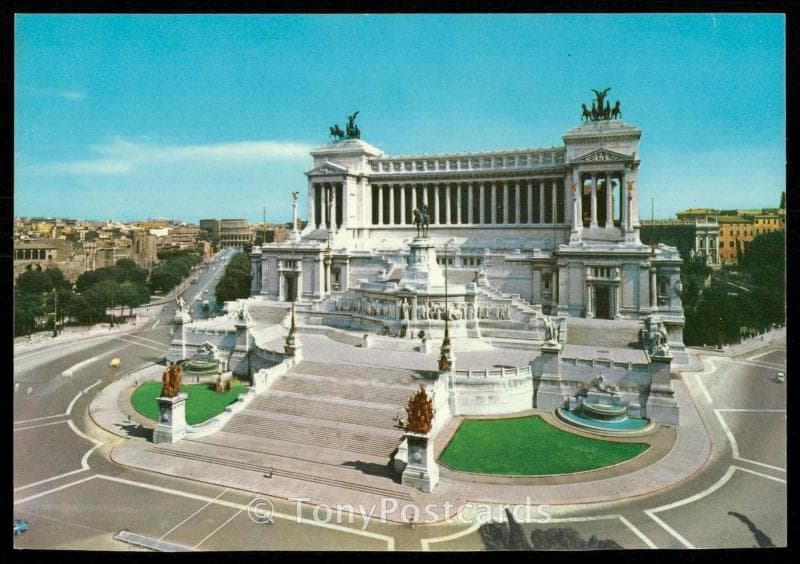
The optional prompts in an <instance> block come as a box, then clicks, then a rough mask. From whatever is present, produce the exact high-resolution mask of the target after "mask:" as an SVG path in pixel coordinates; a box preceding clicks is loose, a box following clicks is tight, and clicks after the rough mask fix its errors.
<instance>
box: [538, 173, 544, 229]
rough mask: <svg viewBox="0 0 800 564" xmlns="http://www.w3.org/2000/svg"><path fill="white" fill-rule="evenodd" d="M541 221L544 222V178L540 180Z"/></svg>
mask: <svg viewBox="0 0 800 564" xmlns="http://www.w3.org/2000/svg"><path fill="white" fill-rule="evenodd" d="M539 223H540V224H543V223H544V180H540V181H539Z"/></svg>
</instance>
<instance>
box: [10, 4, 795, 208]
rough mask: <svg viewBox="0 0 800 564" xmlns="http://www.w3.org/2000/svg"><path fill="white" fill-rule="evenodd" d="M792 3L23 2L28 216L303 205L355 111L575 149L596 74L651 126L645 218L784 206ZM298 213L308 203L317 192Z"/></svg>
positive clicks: (396, 148) (376, 130) (420, 142)
mask: <svg viewBox="0 0 800 564" xmlns="http://www.w3.org/2000/svg"><path fill="white" fill-rule="evenodd" d="M784 30H785V24H784V18H783V16H782V15H758V14H747V15H732V14H724V15H723V14H716V15H714V14H697V15H680V14H672V15H658V14H653V15H614V16H612V15H587V16H584V15H456V16H450V15H419V16H417V15H380V16H377V15H337V16H279V15H275V16H251V15H239V16H218V15H207V16H179V15H178V16H173V15H169V16H166V15H18V16H17V17H16V23H15V88H14V95H15V102H14V104H15V134H14V139H15V146H14V151H15V186H14V196H15V204H14V205H15V210H14V213H15V215H16V216H30V215H37V216H39V215H44V216H61V217H77V218H87V219H110V218H114V219H122V220H132V219H144V218H148V217H171V218H177V219H184V220H187V221H197V220H198V219H199V218H201V217H243V218H247V219H249V220H251V221H260V220H261V217H262V206H266V208H267V220H268V221H288V220H290V218H291V197H290V193H291V192H292V191H295V190H300V191H301V193H302V194H303V195H305V193H306V178H305V176H304V175H303V172H304V171H306V170H308V169H310V168H311V163H312V160H311V157H310V156H309V155H308V151H309V150H310V149H312V148H314V147H317V146H320V145H322V144H324V143H327V142H328V141H329V138H328V127H329V126H330V125H332V124H334V123H339V124H341V125H342V126H344V122H345V116H346V115H347V114H350V113H352V112H353V111H355V110H359V111H360V112H361V113H360V114H359V118H358V123H359V127H360V129H361V132H362V138H363V139H364V140H365V141H367V142H369V143H371V144H372V145H375V146H376V147H379V148H380V149H381V150H383V151H384V152H385V153H387V154H420V153H436V152H459V151H488V150H502V149H516V148H527V147H549V146H553V145H560V144H562V140H561V136H562V135H563V133H564V132H566V131H567V130H568V129H570V128H571V127H573V126H575V125H578V124H579V123H580V105H581V103H584V102H586V103H588V102H589V101H590V100H591V98H592V93H591V92H590V88H605V87H608V86H611V87H612V90H611V92H610V93H609V96H610V98H611V99H612V100H614V101H615V100H617V99H619V100H621V102H622V111H623V119H624V121H625V122H627V123H632V124H635V125H637V126H639V127H641V128H642V130H643V131H644V134H643V137H642V141H641V145H640V158H641V160H642V164H641V168H640V174H639V180H640V189H641V198H640V201H641V205H642V210H641V214H642V217H643V218H645V217H650V197H651V196H653V197H655V205H656V215H657V216H658V217H670V216H673V215H674V213H675V212H676V211H678V210H680V209H683V208H687V207H719V208H759V207H776V206H777V205H778V202H779V198H780V193H781V191H782V190H783V189H784V186H785V161H786V154H785V137H786V129H785V127H786V126H785V112H786V110H785V106H786V98H785V43H784ZM301 210H305V207H304V206H302V207H301Z"/></svg>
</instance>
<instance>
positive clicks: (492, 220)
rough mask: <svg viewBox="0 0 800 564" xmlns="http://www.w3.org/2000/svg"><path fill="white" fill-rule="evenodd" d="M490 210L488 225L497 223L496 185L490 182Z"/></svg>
mask: <svg viewBox="0 0 800 564" xmlns="http://www.w3.org/2000/svg"><path fill="white" fill-rule="evenodd" d="M491 205H492V209H491V210H490V211H491V213H490V214H489V220H490V221H489V223H497V183H496V182H492V200H491Z"/></svg>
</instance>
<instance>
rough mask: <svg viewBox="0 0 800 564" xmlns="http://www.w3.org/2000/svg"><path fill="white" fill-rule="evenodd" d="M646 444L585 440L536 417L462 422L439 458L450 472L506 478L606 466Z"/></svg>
mask: <svg viewBox="0 0 800 564" xmlns="http://www.w3.org/2000/svg"><path fill="white" fill-rule="evenodd" d="M648 448H649V445H646V444H642V443H618V442H612V441H604V440H599V439H589V438H586V437H581V436H578V435H573V434H572V433H567V432H566V431H562V430H560V429H557V428H555V427H553V426H552V425H550V424H548V423H546V422H545V421H544V420H543V419H542V418H541V417H538V416H530V417H516V418H510V419H466V420H464V421H463V422H462V423H461V425H459V427H458V429H457V430H456V432H455V434H454V435H453V438H452V439H451V440H450V444H448V445H447V448H446V449H445V451H444V452H443V453H442V455H441V457H440V460H441V462H443V463H444V464H446V465H447V466H448V467H450V468H452V469H453V470H462V471H465V472H477V473H481V474H502V475H509V476H545V475H548V474H567V473H571V472H584V471H586V470H594V469H597V468H603V467H604V466H611V465H613V464H618V463H620V462H624V461H626V460H630V459H631V458H634V457H635V456H638V455H639V454H641V453H643V452H644V451H646V450H647V449H648Z"/></svg>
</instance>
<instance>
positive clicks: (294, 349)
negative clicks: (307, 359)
mask: <svg viewBox="0 0 800 564" xmlns="http://www.w3.org/2000/svg"><path fill="white" fill-rule="evenodd" d="M283 352H284V354H285V355H286V356H289V357H292V358H294V361H295V363H298V362H300V361H301V360H303V344H302V343H301V342H300V338H299V337H298V336H297V335H296V334H292V335H289V336H288V337H286V344H285V345H284V347H283Z"/></svg>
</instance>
